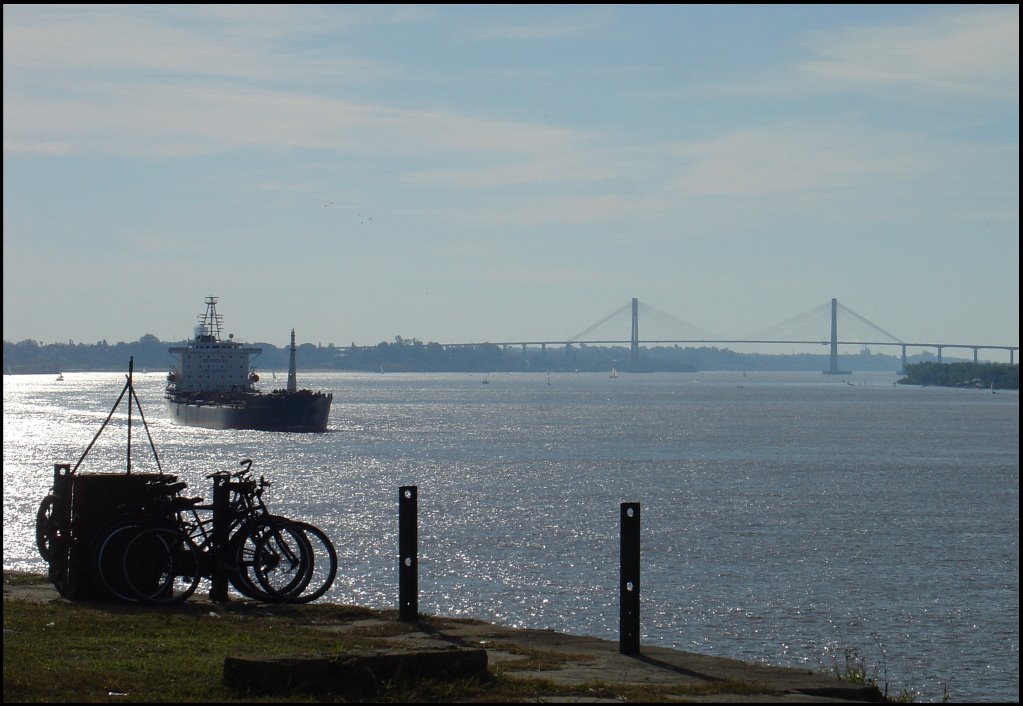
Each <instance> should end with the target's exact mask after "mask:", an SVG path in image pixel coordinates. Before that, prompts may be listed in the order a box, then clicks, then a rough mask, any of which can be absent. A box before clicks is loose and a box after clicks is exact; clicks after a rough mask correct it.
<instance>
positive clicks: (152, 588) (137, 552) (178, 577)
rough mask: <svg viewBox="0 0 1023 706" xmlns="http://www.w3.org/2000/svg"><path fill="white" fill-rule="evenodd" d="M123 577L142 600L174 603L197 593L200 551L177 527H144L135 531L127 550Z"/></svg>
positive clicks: (199, 574)
mask: <svg viewBox="0 0 1023 706" xmlns="http://www.w3.org/2000/svg"><path fill="white" fill-rule="evenodd" d="M123 567H124V568H123V571H124V577H125V580H126V582H127V583H128V585H129V586H130V587H131V590H132V591H133V592H134V593H135V595H136V596H138V599H139V600H140V601H141V602H143V603H149V604H157V605H172V604H175V603H181V602H183V601H185V600H187V599H188V597H189V596H191V595H192V594H193V593H195V589H196V587H197V586H198V585H199V580H200V579H201V578H202V576H201V572H200V570H199V552H198V550H197V549H196V546H195V543H194V542H193V541H192V540H191V539H190V538H189V537H188V535H187V534H184V533H183V532H181V531H180V530H179V529H178V528H175V527H145V528H142V529H140V530H139V531H137V532H135V533H134V536H133V537H132V538H131V539H130V540H129V542H128V544H127V546H126V547H125V551H124V559H123Z"/></svg>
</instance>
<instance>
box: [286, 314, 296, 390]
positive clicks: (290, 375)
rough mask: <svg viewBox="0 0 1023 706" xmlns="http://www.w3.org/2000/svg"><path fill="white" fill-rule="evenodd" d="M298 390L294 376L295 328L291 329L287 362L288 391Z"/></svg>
mask: <svg viewBox="0 0 1023 706" xmlns="http://www.w3.org/2000/svg"><path fill="white" fill-rule="evenodd" d="M297 391H298V380H297V379H296V378H295V329H291V362H289V363H288V392H297Z"/></svg>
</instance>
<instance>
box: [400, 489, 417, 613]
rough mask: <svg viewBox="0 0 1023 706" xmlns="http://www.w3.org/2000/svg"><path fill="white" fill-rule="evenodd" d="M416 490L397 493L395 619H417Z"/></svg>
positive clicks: (404, 490) (402, 490) (401, 490)
mask: <svg viewBox="0 0 1023 706" xmlns="http://www.w3.org/2000/svg"><path fill="white" fill-rule="evenodd" d="M417 496H418V489H417V488H416V486H414V485H403V486H402V487H401V488H400V489H399V491H398V620H401V621H406V622H407V621H414V620H416V618H417V617H418V616H419V578H418V572H419V556H418V555H419V520H418V510H417Z"/></svg>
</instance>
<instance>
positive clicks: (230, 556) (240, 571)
mask: <svg viewBox="0 0 1023 706" xmlns="http://www.w3.org/2000/svg"><path fill="white" fill-rule="evenodd" d="M287 522H289V520H288V519H287V518H286V517H280V516H277V515H267V516H265V517H259V518H256V519H252V520H250V521H248V522H246V523H244V524H243V525H242V526H241V527H239V528H238V529H237V530H236V531H235V532H234V534H233V535H232V538H231V542H230V544H229V545H228V551H227V559H226V568H227V572H228V581H230V583H231V585H232V586H234V587H235V589H236V590H237V591H238V592H239V593H241V594H242V595H243V596H246V597H247V598H251V599H253V600H257V601H266V602H274V601H275V598H274V596H273V595H271V594H270V593H268V592H267V591H265V590H263V588H262V587H261V586H260V584H259V579H258V577H257V576H256V571H255V564H256V547H257V545H258V543H259V539H260V537H262V536H263V534H264V533H266V532H268V531H270V530H272V529H273V528H275V527H280V526H281V525H283V524H285V523H287Z"/></svg>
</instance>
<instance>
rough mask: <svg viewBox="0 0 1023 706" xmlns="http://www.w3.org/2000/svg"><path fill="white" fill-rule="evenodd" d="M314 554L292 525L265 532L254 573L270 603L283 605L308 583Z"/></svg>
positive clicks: (297, 529)
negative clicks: (282, 603) (281, 603)
mask: <svg viewBox="0 0 1023 706" xmlns="http://www.w3.org/2000/svg"><path fill="white" fill-rule="evenodd" d="M314 561H315V555H314V554H313V547H312V544H311V543H310V542H309V539H308V538H307V537H306V535H305V532H303V531H302V529H301V528H300V527H298V526H297V525H296V524H295V523H293V522H286V523H284V524H282V525H280V526H279V527H271V528H269V529H267V530H266V531H264V532H263V533H262V534H261V535H260V536H259V538H258V540H257V541H256V547H255V550H254V552H253V562H252V571H253V572H254V573H255V576H256V581H257V582H258V583H259V586H260V587H261V588H262V589H263V591H264V592H265V593H267V594H268V595H269V600H272V601H274V602H284V601H288V600H290V598H291V597H292V596H294V595H298V594H299V593H301V592H302V590H304V589H305V587H306V586H307V585H308V584H309V581H310V579H311V578H312V574H313V566H314Z"/></svg>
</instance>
